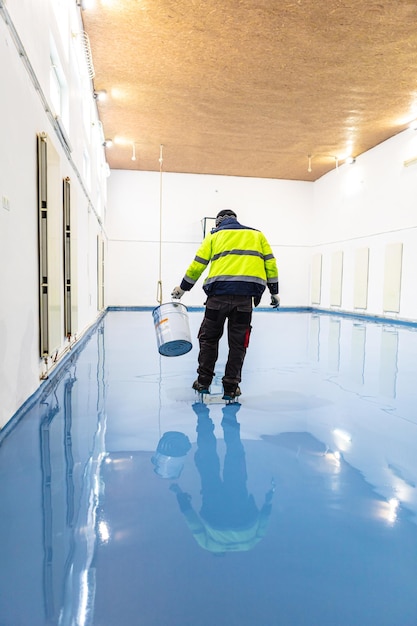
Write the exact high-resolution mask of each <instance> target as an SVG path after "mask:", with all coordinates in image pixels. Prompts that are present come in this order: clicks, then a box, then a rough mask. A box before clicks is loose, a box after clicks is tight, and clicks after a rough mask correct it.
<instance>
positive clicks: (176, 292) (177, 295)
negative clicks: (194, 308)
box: [171, 287, 184, 300]
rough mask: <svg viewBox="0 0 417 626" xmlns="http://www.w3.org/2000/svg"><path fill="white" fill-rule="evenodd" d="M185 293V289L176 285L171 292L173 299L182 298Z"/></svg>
mask: <svg viewBox="0 0 417 626" xmlns="http://www.w3.org/2000/svg"><path fill="white" fill-rule="evenodd" d="M183 295H184V289H181V287H174V289H173V290H172V293H171V298H172V299H173V300H180V299H181V297H182V296H183Z"/></svg>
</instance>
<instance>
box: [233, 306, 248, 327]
mask: <svg viewBox="0 0 417 626" xmlns="http://www.w3.org/2000/svg"><path fill="white" fill-rule="evenodd" d="M234 317H235V322H236V324H243V325H245V326H249V324H250V323H251V319H252V311H239V309H238V310H237V311H236V313H235V316H234Z"/></svg>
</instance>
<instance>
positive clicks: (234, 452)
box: [0, 311, 417, 626]
mask: <svg viewBox="0 0 417 626" xmlns="http://www.w3.org/2000/svg"><path fill="white" fill-rule="evenodd" d="M201 318H202V312H201V311H199V312H190V314H189V319H190V325H191V331H192V336H193V338H195V337H196V334H197V330H198V326H199V324H200V322H201ZM194 343H195V345H194V347H193V349H192V351H191V352H189V353H188V354H186V355H184V356H181V357H175V358H172V357H171V358H167V357H160V356H159V354H158V352H157V349H156V338H155V332H154V328H153V321H152V316H151V313H150V312H149V311H143V312H109V313H108V314H107V315H106V316H105V317H104V319H103V320H102V322H101V323H100V325H99V326H98V328H97V330H96V331H95V332H94V333H92V334H91V336H90V338H89V340H88V341H87V342H86V344H85V347H84V348H83V350H82V351H81V352H79V353H75V354H74V355H73V356H72V359H71V361H69V362H68V363H67V366H66V368H65V370H64V371H62V372H61V373H60V375H59V376H57V377H56V378H52V379H51V380H50V381H47V383H46V384H45V386H44V393H43V396H42V397H41V399H40V401H39V402H38V403H37V404H36V405H35V406H34V407H33V408H32V409H31V410H30V411H29V412H28V413H27V415H25V416H24V418H22V419H21V420H20V422H19V423H18V424H17V425H16V427H15V428H14V430H12V431H11V432H10V434H9V435H8V436H7V437H5V438H4V439H3V440H2V443H1V446H0V502H1V516H0V529H1V537H2V557H1V560H0V624H1V626H38V625H39V626H43V625H63V626H74V625H77V626H78V625H80V626H81V625H85V626H87V625H92V626H131V625H134V626H136V625H137V624H140V625H143V626H167V625H168V624H169V625H172V626H213V625H216V626H223V625H224V626H234V625H236V626H276V625H280V626H304V625H307V626H316V625H320V626H323V625H330V624H331V625H332V626H365V625H366V626H368V625H372V626H374V625H375V626H411V625H413V626H415V625H416V624H417V594H416V588H417V568H416V557H417V526H416V519H417V518H416V514H417V493H416V492H417V489H416V484H417V463H416V461H415V458H416V452H415V451H416V450H417V411H416V409H415V407H416V406H417V385H416V384H415V359H416V355H417V333H416V332H415V330H414V329H413V328H411V327H404V326H394V325H389V324H380V323H373V322H364V321H359V320H355V319H350V318H342V317H336V316H328V315H318V314H312V313H286V312H284V311H279V312H276V311H274V312H272V311H271V312H256V314H255V315H254V321H253V332H252V338H251V345H250V347H249V351H248V355H247V360H246V362H245V366H244V372H243V380H242V385H241V387H242V391H243V395H242V398H241V403H239V404H234V405H233V404H232V405H225V404H224V402H222V401H221V399H220V397H219V396H216V392H220V381H221V375H222V367H223V366H224V362H225V346H224V345H223V344H222V349H221V354H220V358H219V367H218V376H217V378H216V380H215V382H214V385H213V388H212V391H213V396H212V397H211V398H210V400H209V401H207V402H206V403H202V402H200V401H199V400H200V399H199V398H198V396H196V395H195V393H194V392H193V391H192V389H191V383H192V382H193V380H194V378H195V369H196V359H197V345H196V342H194Z"/></svg>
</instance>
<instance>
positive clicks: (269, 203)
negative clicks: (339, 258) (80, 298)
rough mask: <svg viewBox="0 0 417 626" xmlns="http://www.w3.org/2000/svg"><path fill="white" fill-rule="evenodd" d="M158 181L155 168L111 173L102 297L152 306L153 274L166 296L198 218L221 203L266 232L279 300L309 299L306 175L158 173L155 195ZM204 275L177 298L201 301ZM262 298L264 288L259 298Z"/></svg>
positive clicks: (197, 233)
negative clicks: (276, 273) (284, 178)
mask: <svg viewBox="0 0 417 626" xmlns="http://www.w3.org/2000/svg"><path fill="white" fill-rule="evenodd" d="M160 181H161V177H160V174H159V172H155V173H152V172H129V171H122V170H115V171H112V173H111V176H110V178H109V183H108V210H107V218H106V232H107V236H108V259H107V261H108V263H107V276H106V290H107V304H108V305H112V306H157V304H158V301H157V283H158V280H159V276H160V275H161V279H162V295H163V300H164V301H167V300H169V299H170V293H171V290H172V288H173V287H174V286H175V285H177V284H179V283H180V281H181V279H182V277H183V275H184V273H185V270H186V269H187V267H188V265H189V264H190V263H191V261H192V260H193V258H194V255H195V252H196V250H197V248H198V246H199V245H200V243H201V241H202V239H203V230H202V225H201V220H202V219H203V218H204V217H214V216H215V215H216V214H217V212H218V211H219V210H221V209H222V208H233V209H234V210H235V211H236V213H237V215H238V218H239V220H240V222H241V223H243V224H247V225H248V226H252V227H254V228H258V229H259V230H262V231H263V232H264V234H265V235H266V237H267V239H268V241H269V243H270V244H271V246H272V248H273V251H274V254H275V256H276V258H277V261H278V267H279V272H280V290H281V294H282V298H283V302H284V303H285V304H286V305H287V306H290V305H307V304H308V303H309V300H308V298H309V272H308V267H309V259H310V246H309V243H310V237H311V235H310V232H311V206H312V197H313V196H312V189H313V185H312V183H304V182H292V181H282V180H269V179H265V180H264V179H250V178H237V177H226V176H199V175H192V174H169V173H162V196H161V194H160ZM161 198H162V202H160V201H161ZM160 205H162V211H160ZM160 214H162V220H160ZM160 224H162V236H161V238H160V232H159V229H160ZM160 241H161V242H162V245H160ZM160 251H161V263H160ZM203 278H204V276H203V277H202V278H201V279H200V281H199V283H198V284H197V285H196V286H195V287H194V288H193V289H192V290H191V292H189V293H187V294H186V295H185V296H184V298H183V302H184V304H186V305H189V306H201V305H202V304H203V302H204V299H205V297H204V292H203V290H202V284H203ZM268 304H269V298H268V295H264V297H263V300H262V305H268Z"/></svg>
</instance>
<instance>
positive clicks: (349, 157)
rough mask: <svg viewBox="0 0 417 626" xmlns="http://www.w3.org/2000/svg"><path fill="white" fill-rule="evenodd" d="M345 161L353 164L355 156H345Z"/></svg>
mask: <svg viewBox="0 0 417 626" xmlns="http://www.w3.org/2000/svg"><path fill="white" fill-rule="evenodd" d="M346 163H348V165H353V164H354V163H356V159H355V157H353V156H348V157H346Z"/></svg>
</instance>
